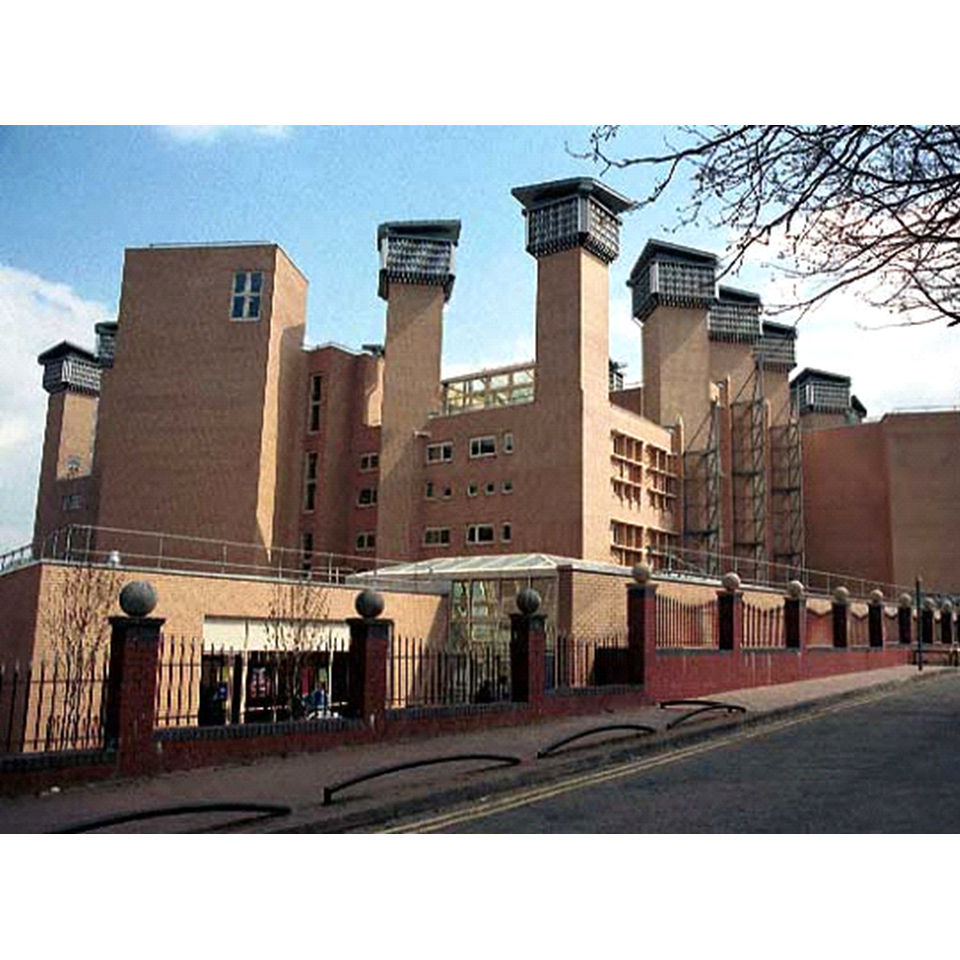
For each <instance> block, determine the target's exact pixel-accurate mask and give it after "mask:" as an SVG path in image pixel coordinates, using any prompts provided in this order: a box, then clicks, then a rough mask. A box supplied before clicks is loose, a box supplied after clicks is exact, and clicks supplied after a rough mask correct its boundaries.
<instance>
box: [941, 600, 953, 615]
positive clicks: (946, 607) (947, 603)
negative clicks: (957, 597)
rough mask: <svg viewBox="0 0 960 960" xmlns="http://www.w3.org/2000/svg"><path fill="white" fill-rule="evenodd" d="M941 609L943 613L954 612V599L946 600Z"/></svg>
mask: <svg viewBox="0 0 960 960" xmlns="http://www.w3.org/2000/svg"><path fill="white" fill-rule="evenodd" d="M940 610H941V612H943V613H953V601H952V600H944V601H943V603H942V604H941V605H940Z"/></svg>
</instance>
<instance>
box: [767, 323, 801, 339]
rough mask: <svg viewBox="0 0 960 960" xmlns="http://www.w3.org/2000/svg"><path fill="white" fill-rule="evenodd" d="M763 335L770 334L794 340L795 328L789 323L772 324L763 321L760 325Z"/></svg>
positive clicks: (795, 336)
mask: <svg viewBox="0 0 960 960" xmlns="http://www.w3.org/2000/svg"><path fill="white" fill-rule="evenodd" d="M762 327H763V329H762V332H763V333H772V334H773V335H774V336H775V337H783V338H784V339H790V340H796V339H797V328H796V327H795V326H793V324H790V323H773V322H772V321H771V320H764V321H763V324H762Z"/></svg>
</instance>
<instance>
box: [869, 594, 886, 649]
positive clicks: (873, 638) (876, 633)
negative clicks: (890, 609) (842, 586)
mask: <svg viewBox="0 0 960 960" xmlns="http://www.w3.org/2000/svg"><path fill="white" fill-rule="evenodd" d="M867 629H868V631H869V634H870V646H871V647H882V646H883V593H882V592H881V591H880V590H874V591H873V592H872V593H871V594H870V605H869V606H868V607H867Z"/></svg>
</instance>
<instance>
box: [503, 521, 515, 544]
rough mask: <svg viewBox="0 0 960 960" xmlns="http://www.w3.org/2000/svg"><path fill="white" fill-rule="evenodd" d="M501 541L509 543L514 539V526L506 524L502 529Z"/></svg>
mask: <svg viewBox="0 0 960 960" xmlns="http://www.w3.org/2000/svg"><path fill="white" fill-rule="evenodd" d="M500 539H501V540H502V541H503V542H504V543H509V542H510V541H511V540H512V539H513V524H512V523H505V524H503V525H502V526H501V527H500Z"/></svg>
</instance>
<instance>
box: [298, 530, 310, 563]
mask: <svg viewBox="0 0 960 960" xmlns="http://www.w3.org/2000/svg"><path fill="white" fill-rule="evenodd" d="M311 567H313V534H312V533H311V532H310V531H309V530H305V531H304V532H303V533H301V534H300V569H301V570H303V572H304V573H309V572H310V569H311Z"/></svg>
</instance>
